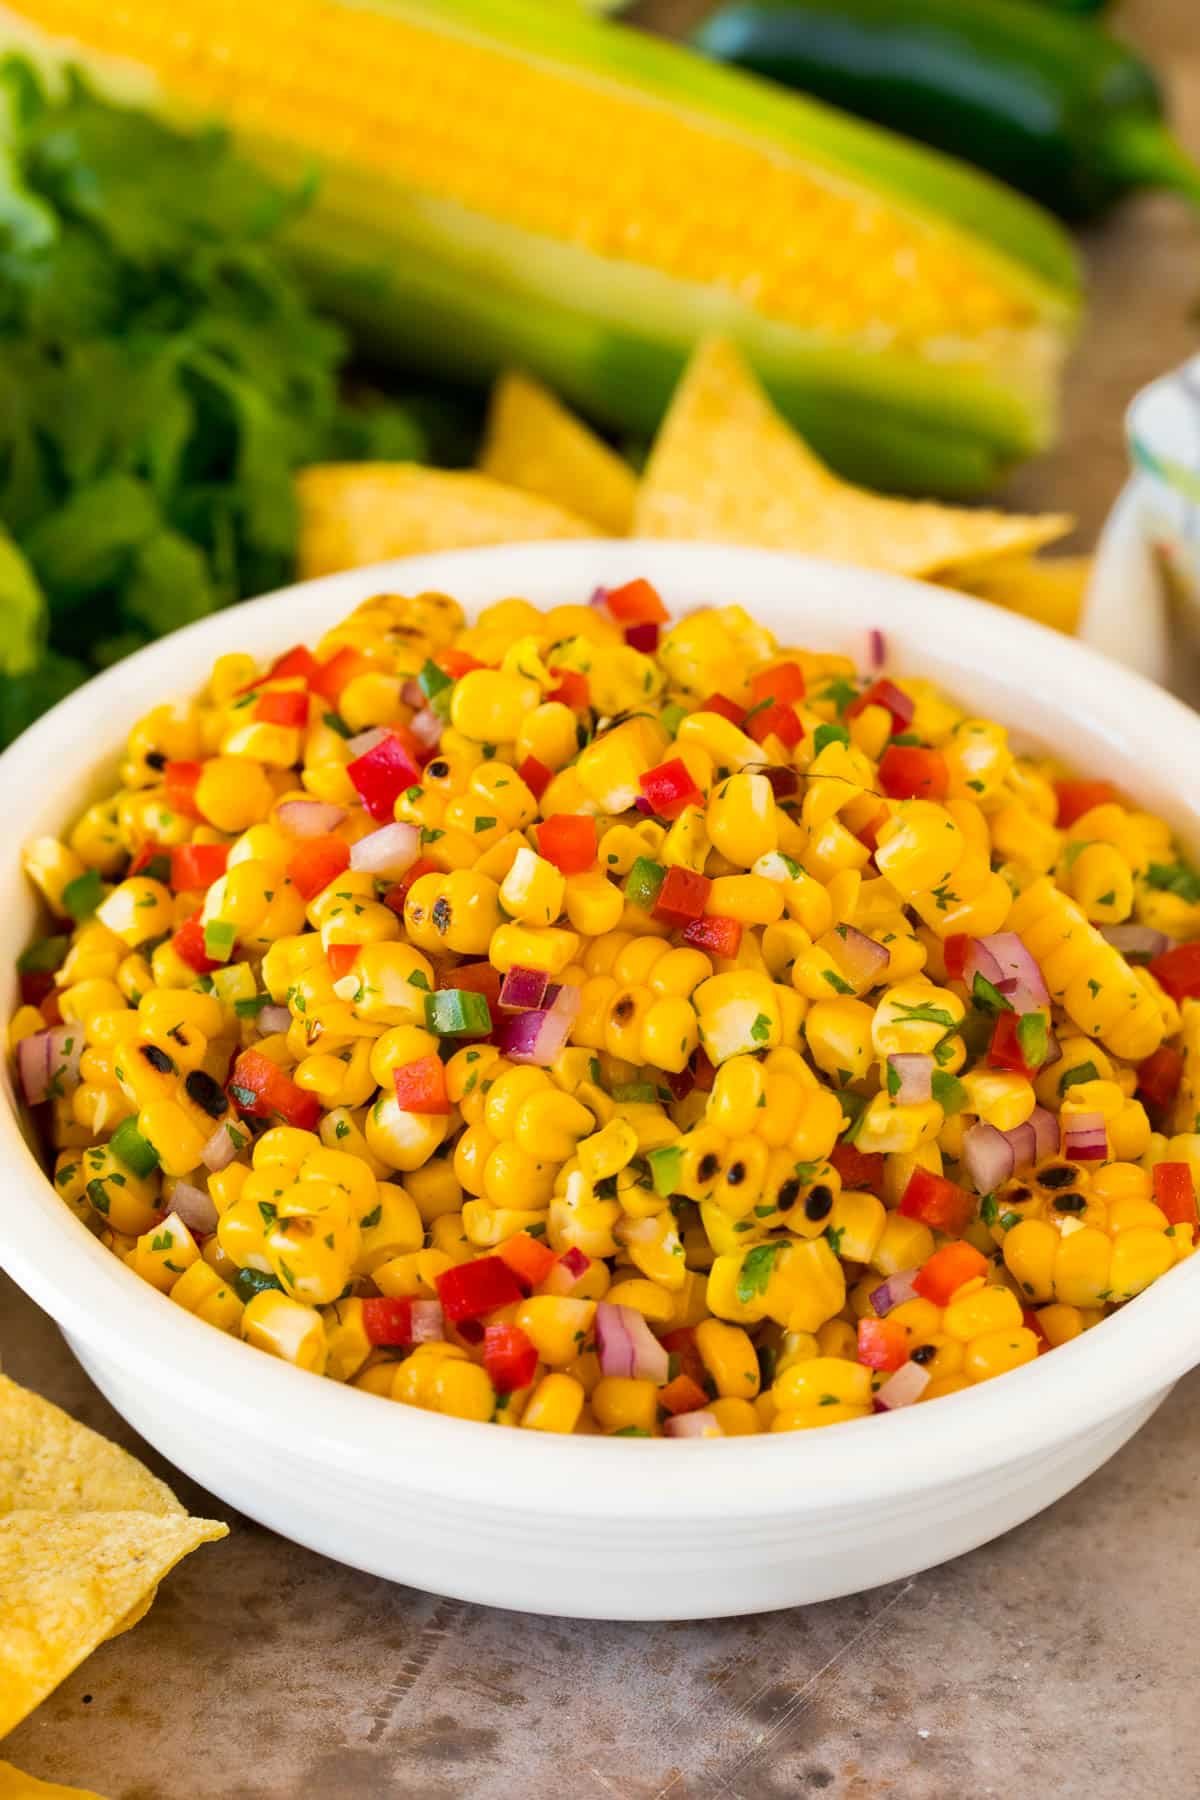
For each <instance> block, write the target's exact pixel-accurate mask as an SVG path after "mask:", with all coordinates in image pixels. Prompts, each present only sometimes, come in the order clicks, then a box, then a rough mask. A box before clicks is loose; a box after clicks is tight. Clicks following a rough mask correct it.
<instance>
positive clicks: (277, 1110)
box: [226, 1050, 321, 1131]
mask: <svg viewBox="0 0 1200 1800" xmlns="http://www.w3.org/2000/svg"><path fill="white" fill-rule="evenodd" d="M226 1091H227V1093H228V1094H229V1098H230V1099H231V1100H232V1101H233V1103H234V1105H235V1106H236V1107H237V1109H238V1111H239V1112H242V1113H248V1114H250V1115H252V1116H253V1117H254V1118H256V1119H269V1118H271V1117H272V1116H273V1115H275V1114H278V1116H279V1117H280V1118H281V1119H282V1120H283V1122H284V1124H285V1125H295V1126H297V1127H298V1128H299V1130H301V1131H315V1130H316V1128H317V1124H318V1122H319V1120H320V1117H321V1102H320V1100H319V1099H318V1098H317V1096H316V1095H315V1094H310V1093H306V1092H305V1090H304V1089H303V1088H302V1087H298V1086H297V1085H296V1083H295V1082H294V1081H293V1080H292V1078H291V1076H290V1075H285V1074H284V1072H283V1070H282V1069H281V1068H280V1067H279V1066H278V1064H276V1063H273V1062H272V1061H271V1059H270V1057H269V1056H264V1055H263V1054H262V1052H261V1051H260V1050H243V1051H242V1053H241V1055H240V1056H239V1057H238V1059H237V1061H236V1062H235V1063H234V1065H233V1072H232V1074H231V1075H230V1077H229V1083H228V1087H227V1090H226Z"/></svg>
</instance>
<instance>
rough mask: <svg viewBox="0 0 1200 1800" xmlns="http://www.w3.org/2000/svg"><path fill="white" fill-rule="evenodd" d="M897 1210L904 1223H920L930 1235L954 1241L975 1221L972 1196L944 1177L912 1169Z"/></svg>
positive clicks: (927, 1171)
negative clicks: (952, 1238) (933, 1234)
mask: <svg viewBox="0 0 1200 1800" xmlns="http://www.w3.org/2000/svg"><path fill="white" fill-rule="evenodd" d="M899 1210H900V1211H901V1212H902V1213H903V1214H904V1216H905V1218H906V1219H920V1221H921V1223H922V1224H923V1225H928V1226H929V1229H930V1230H931V1231H944V1232H945V1233H946V1234H947V1235H948V1236H951V1237H955V1236H957V1235H958V1234H959V1233H960V1232H962V1231H965V1230H966V1228H967V1226H968V1225H969V1224H970V1223H971V1220H972V1219H973V1218H974V1217H975V1196H974V1195H973V1194H968V1193H967V1191H966V1189H965V1188H960V1187H959V1186H958V1184H957V1183H956V1182H953V1181H947V1180H946V1178H945V1176H944V1175H934V1174H932V1173H931V1172H930V1170H928V1169H914V1170H913V1172H912V1174H911V1175H910V1176H909V1178H908V1186H907V1187H906V1188H905V1190H904V1195H903V1198H902V1199H901V1201H900V1208H899Z"/></svg>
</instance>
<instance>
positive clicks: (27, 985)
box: [17, 969, 54, 1006]
mask: <svg viewBox="0 0 1200 1800" xmlns="http://www.w3.org/2000/svg"><path fill="white" fill-rule="evenodd" d="M17 985H18V988H19V989H20V994H21V1005H22V1006H40V1005H41V1004H42V1001H43V1000H44V999H45V998H46V996H47V994H52V993H53V992H54V976H53V975H52V974H51V972H50V970H49V969H30V970H28V971H26V972H23V973H22V975H21V977H20V980H19V982H18V984H17Z"/></svg>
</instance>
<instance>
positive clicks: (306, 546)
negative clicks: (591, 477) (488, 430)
mask: <svg viewBox="0 0 1200 1800" xmlns="http://www.w3.org/2000/svg"><path fill="white" fill-rule="evenodd" d="M296 493H297V496H298V498H299V501H300V543H299V551H298V559H297V560H298V564H299V575H300V579H301V580H308V579H309V578H310V577H311V576H313V575H332V574H334V573H335V571H336V570H338V569H361V568H362V567H363V566H364V565H365V564H367V563H373V562H385V561H387V559H388V558H389V557H392V556H416V555H421V554H422V553H423V552H425V551H430V550H467V549H470V548H472V547H473V546H474V545H477V544H517V543H532V542H536V541H537V540H538V539H541V538H587V537H597V536H602V535H603V534H602V533H601V532H600V531H599V529H598V527H597V526H596V525H594V524H592V523H590V522H589V521H588V520H586V519H582V518H577V517H576V516H575V514H574V513H568V512H564V511H563V509H562V507H560V506H554V505H552V504H551V502H550V501H549V500H541V499H539V498H537V497H536V496H535V495H532V494H523V493H521V491H520V489H519V488H510V487H504V486H503V485H502V484H501V483H500V482H498V481H493V480H492V479H491V477H490V476H488V475H477V474H475V473H474V471H473V470H470V469H423V468H422V467H421V466H420V464H419V463H324V464H318V465H317V466H315V467H313V468H310V469H302V470H301V471H300V473H299V475H298V476H297V477H296Z"/></svg>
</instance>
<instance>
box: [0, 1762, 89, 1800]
mask: <svg viewBox="0 0 1200 1800" xmlns="http://www.w3.org/2000/svg"><path fill="white" fill-rule="evenodd" d="M0 1800H102V1796H101V1795H99V1794H93V1792H92V1790H91V1788H73V1787H63V1786H62V1785H61V1784H60V1783H59V1782H57V1781H39V1780H38V1778H37V1776H36V1775H26V1774H25V1773H24V1771H23V1770H21V1769H14V1768H13V1766H12V1764H11V1763H6V1762H0Z"/></svg>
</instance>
